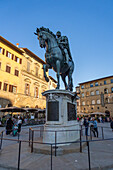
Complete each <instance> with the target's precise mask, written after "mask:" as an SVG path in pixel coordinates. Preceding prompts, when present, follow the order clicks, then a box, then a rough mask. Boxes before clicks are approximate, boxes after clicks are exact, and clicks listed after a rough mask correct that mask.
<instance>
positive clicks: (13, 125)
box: [6, 116, 22, 136]
mask: <svg viewBox="0 0 113 170" xmlns="http://www.w3.org/2000/svg"><path fill="white" fill-rule="evenodd" d="M21 126H22V118H21V117H20V116H19V117H18V119H15V117H13V118H12V117H9V119H8V120H7V121H6V135H9V134H11V133H12V135H13V136H15V135H16V134H17V133H20V131H21Z"/></svg>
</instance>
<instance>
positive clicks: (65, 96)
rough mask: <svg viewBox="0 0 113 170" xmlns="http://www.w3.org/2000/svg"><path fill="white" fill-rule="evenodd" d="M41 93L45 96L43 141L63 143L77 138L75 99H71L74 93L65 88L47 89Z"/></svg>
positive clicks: (77, 125) (77, 126)
mask: <svg viewBox="0 0 113 170" xmlns="http://www.w3.org/2000/svg"><path fill="white" fill-rule="evenodd" d="M42 94H43V95H44V96H46V124H45V126H44V133H43V142H44V143H55V142H56V143H65V142H73V141H76V140H77V139H79V124H78V123H77V121H76V100H73V99H72V98H73V96H74V94H73V93H72V92H70V91H66V90H48V91H45V92H44V93H42ZM59 145H62V144H59Z"/></svg>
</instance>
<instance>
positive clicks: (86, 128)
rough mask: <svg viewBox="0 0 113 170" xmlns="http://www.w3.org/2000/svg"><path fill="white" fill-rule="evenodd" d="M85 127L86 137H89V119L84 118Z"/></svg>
mask: <svg viewBox="0 0 113 170" xmlns="http://www.w3.org/2000/svg"><path fill="white" fill-rule="evenodd" d="M84 126H85V135H86V136H88V128H89V122H88V118H84Z"/></svg>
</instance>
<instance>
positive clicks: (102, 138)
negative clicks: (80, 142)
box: [101, 127, 104, 139]
mask: <svg viewBox="0 0 113 170" xmlns="http://www.w3.org/2000/svg"><path fill="white" fill-rule="evenodd" d="M101 129H102V139H104V131H103V127H101Z"/></svg>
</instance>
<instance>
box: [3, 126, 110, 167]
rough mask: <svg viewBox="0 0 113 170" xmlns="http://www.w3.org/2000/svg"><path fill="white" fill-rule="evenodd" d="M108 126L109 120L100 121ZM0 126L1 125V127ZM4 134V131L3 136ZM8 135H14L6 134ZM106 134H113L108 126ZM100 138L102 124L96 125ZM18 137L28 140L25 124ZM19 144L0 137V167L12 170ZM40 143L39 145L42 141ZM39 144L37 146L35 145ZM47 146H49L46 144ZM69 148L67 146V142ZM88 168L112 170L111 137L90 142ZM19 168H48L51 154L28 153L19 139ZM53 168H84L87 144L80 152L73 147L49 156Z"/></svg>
mask: <svg viewBox="0 0 113 170" xmlns="http://www.w3.org/2000/svg"><path fill="white" fill-rule="evenodd" d="M101 125H102V126H103V127H109V123H104V124H99V126H101ZM2 129H3V128H1V129H0V131H1V130H2ZM5 137H7V136H6V135H4V138H5ZM8 137H9V138H10V139H17V137H13V136H8ZM104 137H105V138H113V132H112V131H111V129H110V128H109V129H108V128H105V129H104ZM100 138H101V128H100V129H99V138H93V139H96V140H98V139H100ZM20 139H21V140H28V127H22V132H21V135H20ZM18 146H19V144H18V143H17V142H15V141H6V140H4V141H3V147H2V150H1V151H0V170H13V169H17V166H18ZM41 146H42V145H41ZM38 147H39V146H38ZM47 147H50V146H47ZM68 148H69V146H68ZM90 159H91V169H93V170H99V169H101V170H112V169H113V140H112V141H96V142H90ZM20 169H21V170H31V169H33V170H50V169H51V156H50V155H45V154H40V153H39V154H38V153H30V148H29V146H28V143H22V147H21V157H20ZM52 169H53V170H63V169H65V170H86V169H88V151H87V146H85V147H84V148H83V151H82V153H80V152H79V151H76V152H74V153H68V154H64V155H61V156H56V157H55V156H54V155H53V157H52Z"/></svg>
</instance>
